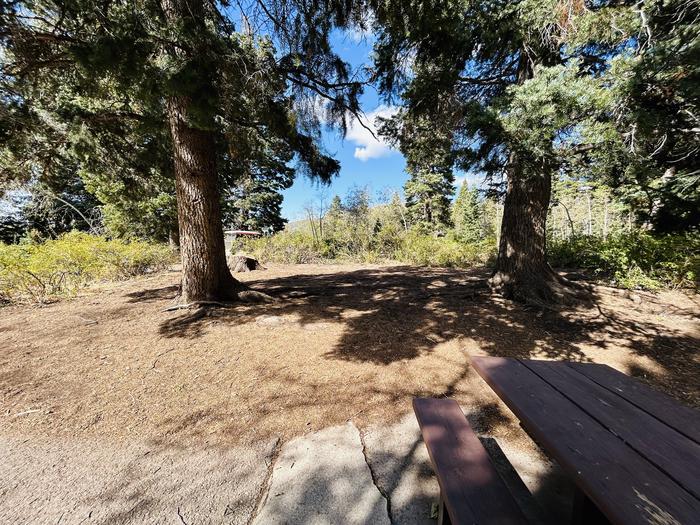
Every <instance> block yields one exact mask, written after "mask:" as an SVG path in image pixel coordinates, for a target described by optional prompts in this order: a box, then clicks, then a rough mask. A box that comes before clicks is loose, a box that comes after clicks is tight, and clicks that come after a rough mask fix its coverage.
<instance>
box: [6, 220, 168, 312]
mask: <svg viewBox="0 0 700 525" xmlns="http://www.w3.org/2000/svg"><path fill="white" fill-rule="evenodd" d="M174 260H175V255H174V254H173V252H172V251H171V250H170V249H169V248H168V247H167V246H165V245H160V244H153V243H148V242H143V241H132V242H124V241H119V240H107V239H105V238H104V237H99V236H95V235H90V234H87V233H81V232H71V233H67V234H65V235H62V236H61V237H59V238H58V239H54V240H48V241H45V242H42V243H31V242H30V243H26V244H12V245H6V244H2V243H0V301H3V302H21V301H28V300H29V301H34V302H46V301H48V300H50V299H54V298H56V297H59V296H67V295H73V294H75V293H76V292H77V291H78V290H79V289H80V288H82V287H83V286H86V285H87V284H89V283H92V282H95V281H101V280H118V279H126V278H129V277H132V276H134V275H139V274H143V273H146V272H148V271H155V270H159V269H163V268H165V267H167V266H168V265H169V264H171V263H173V262H174Z"/></svg>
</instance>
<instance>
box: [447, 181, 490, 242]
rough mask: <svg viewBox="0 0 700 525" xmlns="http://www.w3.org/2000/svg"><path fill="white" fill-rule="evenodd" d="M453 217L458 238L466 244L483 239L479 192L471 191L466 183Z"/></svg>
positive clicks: (454, 208) (476, 190) (459, 195)
mask: <svg viewBox="0 0 700 525" xmlns="http://www.w3.org/2000/svg"><path fill="white" fill-rule="evenodd" d="M452 217H453V221H454V226H455V233H456V234H457V238H459V239H460V240H462V241H464V242H475V241H478V240H480V239H482V238H483V233H482V223H483V213H482V209H481V203H480V202H479V190H478V188H476V187H474V188H472V189H469V185H468V184H467V183H466V182H465V183H464V184H462V187H461V188H460V189H459V194H458V195H457V198H456V199H455V202H454V205H453V206H452Z"/></svg>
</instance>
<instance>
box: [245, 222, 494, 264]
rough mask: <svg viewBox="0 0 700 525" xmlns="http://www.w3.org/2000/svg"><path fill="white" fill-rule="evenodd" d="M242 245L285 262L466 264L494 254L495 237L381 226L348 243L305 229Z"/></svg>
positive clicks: (268, 258) (269, 259) (255, 253)
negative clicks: (470, 238) (471, 239)
mask: <svg viewBox="0 0 700 525" xmlns="http://www.w3.org/2000/svg"><path fill="white" fill-rule="evenodd" d="M245 249H246V251H248V252H249V253H250V254H251V255H253V256H254V257H255V258H257V259H259V260H260V261H263V262H278V263H286V264H300V263H301V264H303V263H313V262H322V261H351V262H364V263H377V262H382V261H399V262H407V263H411V264H417V265H422V266H451V267H469V266H474V265H475V264H483V263H485V262H487V261H488V260H489V259H490V258H491V257H492V256H493V255H494V254H495V241H494V240H493V239H490V240H484V241H480V242H477V243H471V244H467V243H464V242H460V241H457V240H455V239H452V238H447V237H440V238H435V237H432V236H430V235H425V234H420V233H417V232H408V233H406V232H403V231H393V230H391V229H390V227H382V228H378V229H377V231H376V232H375V233H374V234H373V235H372V236H371V238H370V239H369V240H368V242H367V243H363V244H362V245H358V243H357V242H356V239H355V240H352V244H351V242H350V241H348V242H346V241H345V240H344V239H343V238H339V237H336V236H329V237H327V238H325V239H323V240H321V241H315V240H314V238H313V236H312V235H311V234H309V233H305V232H281V233H278V234H276V235H273V236H270V237H263V238H259V239H252V240H249V241H247V242H246V245H245Z"/></svg>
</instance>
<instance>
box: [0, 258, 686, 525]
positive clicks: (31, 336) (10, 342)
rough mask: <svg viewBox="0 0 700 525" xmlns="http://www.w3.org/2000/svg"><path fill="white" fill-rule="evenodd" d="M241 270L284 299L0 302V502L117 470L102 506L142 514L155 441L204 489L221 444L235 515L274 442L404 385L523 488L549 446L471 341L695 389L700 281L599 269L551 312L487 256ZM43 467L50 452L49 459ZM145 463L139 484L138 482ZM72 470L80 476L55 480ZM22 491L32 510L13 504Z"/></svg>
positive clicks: (354, 413)
mask: <svg viewBox="0 0 700 525" xmlns="http://www.w3.org/2000/svg"><path fill="white" fill-rule="evenodd" d="M241 275H242V277H241V279H242V280H244V281H246V282H247V283H248V284H249V285H250V286H251V287H252V288H254V289H256V290H260V291H264V292H266V293H269V294H271V295H272V296H274V297H275V298H277V301H276V302H274V303H270V304H256V305H238V306H234V307H223V308H208V309H194V310H176V311H171V312H165V311H164V310H165V309H166V308H167V307H168V306H170V305H171V304H173V300H174V298H175V295H176V293H177V282H178V272H177V271H176V269H173V270H172V271H169V272H164V273H160V274H156V275H151V276H148V277H142V278H136V279H133V280H131V281H128V282H122V283H116V284H105V285H101V286H99V287H95V288H92V289H90V290H88V291H86V292H85V293H84V294H82V295H81V296H80V297H78V298H75V299H73V300H66V301H62V302H58V303H55V304H50V305H46V306H43V307H19V306H17V307H7V308H3V309H2V310H0V337H1V338H2V345H1V346H2V351H1V352H0V410H1V413H0V418H1V420H2V425H0V440H2V443H3V445H2V446H0V449H2V450H3V452H0V456H3V455H4V456H3V457H2V458H0V459H2V460H4V461H2V463H0V471H1V470H2V469H3V468H4V469H9V472H8V471H6V472H4V475H2V478H0V479H4V481H0V506H2V499H3V498H4V499H5V502H6V503H7V502H13V507H14V508H15V510H14V511H13V512H14V514H13V513H12V512H11V510H8V509H9V507H5V508H4V510H2V511H0V515H2V516H5V518H12V516H14V517H15V519H17V520H20V517H21V516H24V517H25V518H27V517H32V516H33V517H34V518H37V519H39V521H42V520H41V519H40V517H41V516H42V514H41V512H42V510H41V501H44V504H46V505H49V506H50V505H53V506H54V507H56V508H55V509H54V511H55V512H54V511H52V512H54V514H51V515H52V516H54V515H55V516H58V514H57V513H60V512H64V513H65V512H68V513H69V514H70V509H68V510H65V509H63V511H61V508H60V507H61V505H62V503H60V502H59V503H56V501H54V502H48V499H47V497H46V496H45V495H37V492H42V491H53V492H55V493H57V494H60V493H64V495H66V494H67V495H66V498H64V500H66V499H68V500H69V499H70V493H71V491H77V493H80V494H82V497H85V494H86V493H87V492H90V490H92V492H94V494H93V495H92V496H91V497H93V503H95V504H97V503H98V502H99V501H100V498H101V497H103V496H102V493H103V491H101V490H99V487H100V483H101V482H104V483H105V484H109V483H112V484H114V479H113V478H114V477H115V476H116V474H115V473H117V472H118V477H119V481H120V483H121V485H119V486H120V487H121V490H126V489H125V487H129V486H130V487H131V490H132V494H131V496H132V497H130V498H126V499H124V501H122V502H120V503H115V504H114V505H116V507H115V508H114V509H113V511H114V513H113V514H112V516H121V518H123V519H128V517H129V516H132V517H134V516H138V515H139V514H138V513H139V512H155V511H154V510H153V509H156V508H159V507H158V504H159V502H158V498H159V497H161V498H166V497H167V495H166V493H167V490H169V489H165V488H162V487H161V489H157V488H156V489H154V485H155V486H156V487H157V485H158V479H159V478H158V474H157V471H156V472H155V473H154V472H153V471H154V470H156V469H157V468H158V466H157V465H161V463H162V462H160V461H158V462H155V463H149V461H154V460H152V459H150V458H153V457H161V458H168V464H169V465H170V466H171V472H170V474H169V476H171V478H173V479H177V480H180V481H178V483H180V482H181V483H184V480H186V479H191V475H193V473H195V472H199V473H200V474H202V473H208V474H207V475H206V476H205V475H204V474H202V475H201V476H200V477H206V478H207V481H206V483H204V482H203V483H204V485H202V486H201V487H200V489H199V490H200V491H206V490H215V489H214V488H213V487H216V486H219V485H220V484H221V483H224V482H225V480H223V479H219V477H217V473H216V470H217V468H218V469H219V470H220V469H221V468H222V464H224V463H226V462H229V463H228V467H227V468H228V469H229V471H235V470H236V469H238V470H239V471H240V470H241V469H243V470H245V469H248V470H245V473H244V474H245V476H244V477H245V480H243V481H240V483H238V484H237V487H238V489H240V490H238V492H237V496H236V498H238V499H236V501H238V502H239V503H238V504H237V509H234V510H232V511H231V516H233V515H234V514H236V512H238V513H239V514H236V516H237V517H236V519H234V518H233V517H231V521H233V522H237V520H238V521H239V522H241V523H245V522H246V521H248V520H249V519H250V517H251V515H252V512H253V508H254V507H255V506H256V504H257V503H258V502H259V501H258V500H259V499H260V498H261V497H262V492H264V484H265V483H264V482H265V479H266V477H267V476H268V474H269V468H270V463H271V461H272V458H273V457H274V455H275V450H279V447H280V444H284V443H287V442H288V441H289V440H290V439H292V438H294V437H296V436H302V435H305V434H308V433H311V432H314V431H318V430H322V429H327V428H328V427H333V426H339V425H346V424H347V423H348V422H351V423H352V424H353V425H355V426H356V427H357V428H358V429H359V432H360V434H361V435H363V436H364V437H366V436H367V435H368V434H371V433H372V432H374V434H375V435H377V433H380V434H381V432H383V431H386V429H400V428H402V427H401V425H405V424H406V421H407V420H406V417H407V414H409V413H410V411H411V406H410V402H411V398H412V397H414V396H451V397H454V398H455V399H457V400H458V401H459V402H460V404H461V406H462V408H463V409H464V411H465V413H466V414H467V416H468V418H469V419H470V421H471V423H472V425H473V426H474V427H475V429H476V430H477V431H478V432H479V433H480V434H483V435H487V436H489V437H492V438H495V440H496V441H497V442H498V444H499V445H500V447H501V449H502V450H503V451H504V452H505V453H506V456H508V457H509V459H511V460H512V462H513V463H514V465H515V466H516V468H518V466H519V467H520V468H519V471H520V470H521V469H522V472H520V474H521V476H522V477H523V478H524V480H525V482H526V483H527V485H528V486H529V488H530V489H531V490H535V491H536V490H537V487H538V486H539V485H542V484H543V483H544V480H543V479H541V474H542V472H544V470H543V469H542V468H538V467H537V466H536V465H535V466H532V465H530V466H528V464H529V463H537V462H538V461H543V458H542V457H541V454H539V452H538V451H537V449H536V448H535V446H534V445H533V444H532V442H531V441H530V440H529V438H528V437H527V436H526V435H525V434H524V433H523V432H522V430H521V429H520V428H519V426H518V424H517V421H516V420H515V419H514V418H513V416H512V415H511V414H510V413H509V411H508V409H507V408H506V407H505V405H503V404H502V403H501V402H500V401H499V400H498V398H497V397H496V396H495V395H494V394H493V393H492V392H491V391H490V389H489V388H488V387H487V386H486V385H485V384H484V382H483V381H482V380H481V379H480V378H479V376H478V375H477V374H476V373H475V372H474V371H473V370H472V368H471V367H470V365H469V355H477V354H480V355H498V356H508V357H520V358H541V359H566V360H580V361H593V362H597V363H606V364H609V365H611V366H613V367H615V368H618V369H619V370H622V371H623V372H625V373H627V374H630V375H633V376H636V377H638V378H640V379H642V380H643V381H646V382H647V383H649V384H650V385H651V386H653V387H654V388H657V389H660V390H662V391H665V392H666V393H668V394H670V395H672V396H674V397H676V398H677V399H678V400H679V401H681V402H683V403H686V404H689V405H692V406H699V405H700V390H699V385H698V383H697V377H699V376H700V358H699V356H698V348H699V347H700V320H699V318H698V312H700V299H699V298H698V296H697V295H693V294H687V293H684V292H682V291H669V292H663V293H660V294H649V293H629V292H622V291H619V290H614V289H611V288H607V287H602V286H596V287H594V288H593V295H594V297H595V302H594V304H593V305H589V306H581V307H579V308H577V309H573V310H567V311H560V312H554V311H549V310H538V309H532V308H524V307H522V306H519V305H513V304H510V303H508V302H505V301H502V300H500V299H498V298H496V297H493V296H492V295H490V294H489V292H488V289H487V288H485V287H484V286H483V279H484V277H485V273H484V271H483V270H473V271H466V272H465V271H460V270H448V269H426V268H414V267H406V266H378V265H300V266H271V267H270V268H268V269H267V270H265V271H260V272H252V273H248V274H241ZM397 431H398V430H397ZM393 439H394V438H389V437H387V440H389V441H391V440H393ZM399 441H400V440H399ZM371 442H372V440H371V439H369V440H368V443H370V444H371ZM364 444H366V443H365V441H363V445H364ZM399 445H400V444H397V446H399ZM377 446H379V445H377ZM382 446H385V445H382ZM401 446H403V445H401ZM32 447H34V448H32ZM178 451H181V452H178ZM212 451H218V452H216V453H215V454H214V453H212ZM256 451H257V452H256ZM256 454H257V455H256ZM368 454H369V455H368V457H369V458H370V459H371V457H372V454H373V450H369V451H368ZM396 455H397V457H396V458H394V459H396V460H397V461H398V460H399V459H400V458H399V457H398V456H400V454H399V452H398V451H397V452H396ZM130 458H141V459H139V460H138V461H136V460H134V461H132V459H130ZM242 458H243V459H242ZM246 458H247V459H246ZM255 458H259V461H258V462H257V463H256V462H255ZM523 458H525V459H523ZM96 463H97V464H99V465H101V466H102V468H101V469H97V471H96V470H95V467H94V465H95V464H96ZM249 463H250V464H249ZM3 464H4V467H3V466H2V465H3ZM52 465H53V467H56V465H59V466H60V469H62V470H61V471H60V472H53V474H51V475H48V474H47V472H48V471H49V470H51V467H52ZM246 465H248V466H247V467H246ZM371 466H372V465H370V467H371ZM151 467H153V468H151ZM547 468H548V467H547ZM178 469H179V470H178ZM528 469H530V470H529V471H528ZM54 470H55V468H54ZM380 470H381V469H380ZM545 470H546V469H545ZM146 471H147V472H146ZM176 471H177V472H176ZM61 472H63V474H64V475H62V474H61ZM144 472H146V474H147V475H148V476H150V477H151V483H149V484H148V487H141V488H142V489H143V490H141V489H138V490H137V488H134V486H135V485H136V482H137V480H136V478H138V480H139V481H138V482H139V483H142V482H143V479H144V477H143V476H144V475H146V474H144ZM0 474H3V473H2V472H0ZM375 474H376V473H375ZM91 476H94V478H95V479H91ZM538 476H539V478H540V479H538ZM130 477H131V478H134V479H131V480H130ZM224 477H225V476H224ZM375 477H376V476H375ZM380 477H381V476H380ZM102 478H104V479H102ZM107 478H110V479H107ZM37 479H38V480H41V483H40V484H39V486H37V483H36V482H35V483H33V484H32V482H30V480H37ZM66 479H72V481H71V483H73V484H75V483H77V484H78V485H76V486H77V487H80V484H82V486H83V489H82V490H81V489H79V488H75V487H73V488H66V487H63V486H61V484H65V483H67V482H66ZM100 479H102V481H100ZM376 481H377V480H376V479H375V482H376ZM380 481H381V480H380ZM130 484H131V485H130ZM207 484H209V485H207ZM207 487H209V488H207ZM112 488H113V489H115V487H112ZM115 490H116V489H115ZM139 490H141V492H143V493H147V492H148V493H149V495H148V498H145V497H140V496H139V494H140V492H139ZM154 490H155V493H154ZM149 491H150V492H149ZM385 492H386V490H385ZM34 496H36V498H34V499H32V498H33V497H34ZM181 496H182V495H181V494H180V495H179V496H178V498H180V499H181ZM37 498H39V499H37ZM180 499H178V501H180ZM64 500H61V501H64ZM30 501H38V502H39V503H34V504H33V505H34V507H36V509H35V513H34V514H26V513H25V514H23V515H20V514H17V510H16V509H17V507H18V505H19V506H20V507H21V506H22V503H25V504H29V502H30ZM231 501H232V500H229V501H228V503H226V508H229V507H230V506H231ZM47 502H48V503H47ZM210 503H211V504H212V505H214V506H216V505H219V504H224V503H223V502H219V503H216V502H210ZM149 505H151V506H152V507H153V509H151V510H150V511H148V509H147V507H148V506H149ZM182 506H183V509H184V508H186V503H182ZM397 509H398V505H397V506H396V507H395V512H398V510H397ZM3 512H5V514H3ZM183 512H184V511H183ZM200 512H204V511H202V510H200ZM180 514H181V511H180V506H178V511H177V515H178V516H180ZM61 515H63V514H61ZM145 515H146V514H144V515H143V516H145ZM200 518H201V516H200ZM239 518H240V519H239ZM5 521H6V522H7V521H8V520H7V519H6V520H5ZM46 521H48V520H46ZM68 521H70V520H68ZM78 521H79V520H77V521H76V522H78ZM196 521H197V520H195V522H196ZM200 521H204V522H207V520H206V519H203V520H200ZM18 522H19V521H18ZM64 522H65V520H64Z"/></svg>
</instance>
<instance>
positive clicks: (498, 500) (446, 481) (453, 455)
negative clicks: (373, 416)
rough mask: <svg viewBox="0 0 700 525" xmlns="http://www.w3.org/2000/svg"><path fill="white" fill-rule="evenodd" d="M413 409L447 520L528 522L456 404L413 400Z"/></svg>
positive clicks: (459, 523) (460, 523)
mask: <svg viewBox="0 0 700 525" xmlns="http://www.w3.org/2000/svg"><path fill="white" fill-rule="evenodd" d="M413 410H414V411H415V413H416V418H417V419H418V424H419V425H420V428H421V432H422V434H423V441H425V445H426V447H427V448H428V453H429V455H430V459H431V461H432V463H433V467H434V468H435V474H436V475H437V478H438V483H439V484H440V492H441V496H442V498H443V500H444V503H445V507H446V508H447V513H448V514H449V517H450V520H451V523H452V524H454V525H472V524H479V525H486V524H493V525H510V524H516V523H517V524H524V523H526V521H525V518H524V517H523V515H522V514H521V512H520V509H519V508H518V506H517V504H516V503H515V501H514V500H513V498H512V497H511V495H510V493H509V492H508V488H507V487H506V486H505V484H504V483H503V480H502V479H501V478H500V477H499V475H498V473H497V472H496V469H495V468H494V467H493V465H492V464H491V460H490V459H489V456H488V453H487V452H486V450H485V449H484V447H483V446H482V445H481V442H480V441H479V438H478V437H476V434H474V432H473V431H472V429H471V427H470V426H469V423H468V422H467V419H466V418H465V417H464V414H463V413H462V409H460V408H459V405H458V404H457V403H456V402H455V401H454V400H452V399H427V398H416V399H414V400H413Z"/></svg>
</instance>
